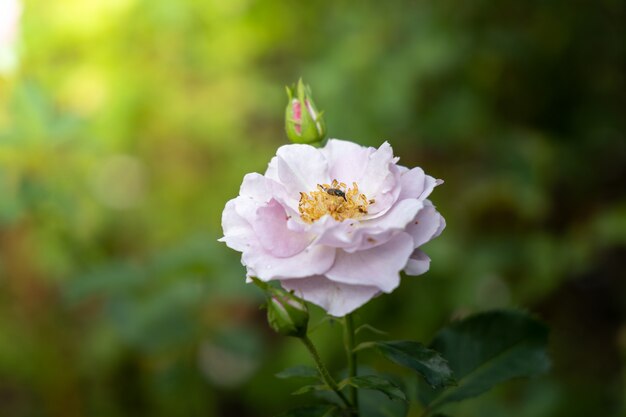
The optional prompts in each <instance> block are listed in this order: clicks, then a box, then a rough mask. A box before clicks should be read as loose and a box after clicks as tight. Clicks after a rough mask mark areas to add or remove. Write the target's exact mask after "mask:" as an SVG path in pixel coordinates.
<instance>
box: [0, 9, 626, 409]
mask: <svg viewBox="0 0 626 417" xmlns="http://www.w3.org/2000/svg"><path fill="white" fill-rule="evenodd" d="M624 9H625V6H624V2H623V1H619V0H601V1H596V2H583V1H570V0H551V1H536V0H532V1H524V2H512V1H511V2H495V1H484V0H477V1H471V2H460V1H448V0H443V1H419V0H418V1H408V0H406V1H389V2H380V1H377V2H374V1H362V2H348V1H344V0H338V1H334V2H322V1H307V2H289V1H280V0H266V1H263V2H261V1H256V2H255V1H252V0H229V1H219V0H212V1H206V0H205V1H200V0H179V1H166V0H150V1H148V0H57V1H34V0H33V1H26V2H25V8H24V13H23V19H22V29H21V35H20V40H19V45H18V47H19V53H20V64H19V68H18V70H17V71H16V72H14V73H13V74H5V75H0V415H2V416H7V417H26V416H29V417H30V416H41V417H44V416H45V417H57V416H58V417H78V416H96V417H98V416H103V417H104V416H107V417H108V416H120V417H122V416H124V417H126V416H225V417H266V416H271V415H274V414H277V413H279V412H281V411H284V410H286V409H288V408H290V407H291V406H294V405H297V404H300V403H307V402H313V399H312V398H307V397H293V396H290V395H289V393H290V392H291V391H293V390H294V389H295V388H296V385H294V383H292V382H287V381H283V380H277V379H275V378H274V377H273V374H274V373H276V372H278V371H280V370H281V369H283V368H284V367H286V366H290V365H294V364H298V363H309V359H308V358H307V356H306V352H305V351H304V348H303V347H302V346H300V345H298V344H297V341H294V340H290V339H284V338H280V337H277V336H275V335H274V334H272V333H271V332H270V330H269V329H268V327H267V324H266V323H265V318H264V312H263V311H260V310H259V309H258V306H259V305H260V304H261V303H262V301H263V300H262V296H261V294H260V292H259V291H257V290H256V289H255V288H251V287H250V286H247V285H246V284H244V269H243V267H242V266H241V265H240V262H239V256H238V254H237V253H235V252H233V251H230V250H229V249H227V248H226V247H225V246H224V245H220V244H218V243H217V242H216V240H217V239H218V238H219V237H220V236H221V227H220V215H221V210H222V208H223V206H224V204H225V202H226V201H227V200H228V199H230V198H232V197H234V196H235V195H236V194H237V192H238V187H239V184H240V182H241V179H242V177H243V175H244V174H245V173H247V172H251V171H258V172H263V171H264V170H265V167H266V164H267V162H268V161H269V159H270V157H271V156H272V155H273V154H274V152H275V150H276V148H277V147H278V146H280V145H282V144H284V143H285V142H286V139H285V135H284V133H283V126H282V124H283V119H282V117H283V110H284V106H285V104H286V102H285V100H286V96H285V93H284V89H283V87H284V85H285V84H288V83H291V82H293V81H295V80H297V78H298V77H299V76H302V77H304V79H305V80H306V81H307V82H308V83H309V84H311V86H312V88H313V91H314V94H315V97H316V102H317V104H318V105H319V106H320V107H321V108H322V109H323V110H325V112H326V113H325V114H326V118H327V122H328V127H329V133H330V135H331V136H332V137H338V138H343V139H351V140H354V141H356V142H359V143H361V144H365V145H373V146H378V145H379V144H380V143H382V141H384V140H388V141H389V142H390V143H391V144H392V146H393V147H394V150H395V152H396V154H397V155H400V156H401V158H402V163H403V164H405V165H408V166H415V165H419V166H422V167H423V168H424V169H425V170H426V171H427V172H428V173H430V174H431V175H434V176H436V177H438V178H442V179H444V180H445V181H446V183H445V185H443V186H441V187H439V188H437V190H436V191H435V192H434V194H433V195H432V200H433V201H434V203H435V204H436V205H437V206H438V208H439V210H440V211H441V213H442V214H443V215H444V216H445V217H446V219H447V222H448V227H447V229H446V231H445V232H444V234H443V235H442V236H441V237H440V238H438V239H437V240H436V241H434V242H432V243H430V244H429V245H428V246H427V247H426V251H427V252H428V253H429V254H430V255H431V258H432V259H433V261H432V266H431V271H430V272H429V273H428V274H426V275H424V276H421V277H417V278H405V279H404V280H403V283H402V285H401V287H400V288H399V289H398V290H396V292H395V293H393V294H391V295H385V296H382V297H380V298H378V299H376V300H374V301H372V302H371V303H369V304H368V305H367V306H365V307H364V308H362V309H361V310H360V312H359V316H358V319H357V320H358V321H359V322H361V323H365V322H367V323H370V324H372V325H374V326H376V327H379V328H383V329H385V330H388V331H389V333H390V337H393V338H396V339H400V338H408V339H417V340H421V341H423V342H428V341H429V340H430V339H431V338H432V336H433V335H434V332H435V331H436V329H437V328H439V327H440V326H442V325H443V324H445V323H447V322H448V321H449V320H451V319H453V318H455V317H461V316H464V315H466V314H469V313H471V312H475V311H481V310H486V309H490V308H498V307H522V308H525V309H528V310H530V311H532V312H534V313H536V314H537V315H538V316H539V317H541V318H543V319H544V320H545V321H546V322H547V323H548V324H549V325H550V327H551V329H552V333H551V346H550V349H551V355H552V358H553V369H552V371H551V373H550V374H549V375H547V376H544V377H541V378H537V379H533V380H528V381H519V382H513V383H509V384H506V385H505V386H503V387H502V388H498V389H496V390H494V391H492V392H490V393H488V394H487V395H485V396H483V397H481V398H479V399H475V400H472V401H469V402H467V403H463V405H459V406H452V407H450V408H449V409H448V412H449V413H450V414H451V415H454V416H458V417H484V416H496V417H498V416H503V417H505V416H521V417H542V416H555V417H560V416H563V417H565V416H568V417H575V416H581V417H582V416H584V417H589V416H620V415H624V414H622V413H623V412H624V411H625V410H624V404H623V402H624V400H623V399H624V397H625V396H626V389H625V386H624V377H625V375H626V369H625V367H624V360H625V359H626V320H625V316H626V284H625V278H626V261H625V259H626V193H625V191H626V140H625V135H624V132H625V126H624V124H625V122H624V120H625V117H624V116H625V115H626V105H625V104H626V100H625V99H626V90H625V85H624V74H625V68H624V52H625V51H624V49H625V43H624V39H626V36H625V33H624V21H626V19H625V18H626V16H625V13H624ZM315 313H316V317H317V318H320V317H321V313H320V311H319V310H318V309H316V310H315ZM362 336H364V337H365V336H366V335H362ZM312 338H313V340H314V341H315V342H316V343H318V344H319V346H320V350H321V353H322V355H323V356H324V357H325V358H326V359H327V360H328V361H329V362H330V363H331V364H332V365H333V366H334V367H335V369H339V368H340V367H341V366H343V364H344V356H343V353H342V345H341V342H340V340H341V339H340V329H339V326H336V325H332V324H324V325H322V326H320V328H319V329H318V330H317V331H316V332H315V333H313V335H312ZM364 356H366V354H364ZM365 359H367V360H369V361H370V363H373V364H374V365H373V366H374V367H375V368H376V369H378V370H380V371H382V372H384V371H385V370H386V369H387V368H386V367H387V366H390V365H386V364H384V363H382V362H381V360H380V359H379V358H378V357H376V356H374V355H372V356H367V357H366V358H365ZM389 369H391V368H389ZM407 378H408V379H407V381H408V388H409V390H411V389H413V388H412V387H413V386H414V385H415V384H413V385H411V377H410V375H408V374H407ZM418 413H419V406H417V405H414V406H413V407H412V408H411V409H410V411H409V415H410V416H416V415H418Z"/></svg>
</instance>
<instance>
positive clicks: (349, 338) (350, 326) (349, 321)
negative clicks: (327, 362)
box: [344, 314, 359, 416]
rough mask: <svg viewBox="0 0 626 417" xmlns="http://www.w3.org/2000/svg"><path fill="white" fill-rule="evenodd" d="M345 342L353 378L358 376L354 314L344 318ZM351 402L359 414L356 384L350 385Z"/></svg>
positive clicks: (350, 374) (349, 373) (350, 376)
mask: <svg viewBox="0 0 626 417" xmlns="http://www.w3.org/2000/svg"><path fill="white" fill-rule="evenodd" d="M344 324H345V329H344V344H345V346H346V353H347V355H348V377H349V378H353V377H355V376H356V373H357V368H356V352H354V347H355V342H354V320H353V318H352V314H348V315H346V317H345V318H344ZM349 392H350V402H351V403H352V404H354V407H355V408H356V415H357V416H358V415H359V391H358V390H357V389H356V387H354V386H350V391H349Z"/></svg>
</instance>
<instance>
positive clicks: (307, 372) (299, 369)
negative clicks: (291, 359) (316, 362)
mask: <svg viewBox="0 0 626 417" xmlns="http://www.w3.org/2000/svg"><path fill="white" fill-rule="evenodd" d="M275 376H276V378H280V379H287V378H315V379H319V376H320V374H319V372H317V370H316V369H315V368H313V367H311V366H304V365H298V366H293V367H291V368H287V369H285V370H283V371H280V372H279V373H277V374H276V375H275Z"/></svg>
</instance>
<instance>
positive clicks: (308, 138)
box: [285, 79, 326, 144]
mask: <svg viewBox="0 0 626 417" xmlns="http://www.w3.org/2000/svg"><path fill="white" fill-rule="evenodd" d="M287 96H288V97H289V102H288V103H287V109H286V110H285V131H286V132H287V137H288V138H289V140H290V141H292V142H293V143H307V144H318V143H321V142H322V141H323V140H324V139H325V138H326V123H325V122H324V118H323V113H324V112H320V111H318V109H317V107H316V106H315V103H314V102H313V97H312V95H311V88H310V87H309V86H308V85H306V84H304V83H303V82H302V79H300V80H299V81H298V83H297V84H296V85H294V86H292V87H287Z"/></svg>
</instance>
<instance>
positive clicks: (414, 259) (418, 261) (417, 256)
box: [404, 249, 430, 275]
mask: <svg viewBox="0 0 626 417" xmlns="http://www.w3.org/2000/svg"><path fill="white" fill-rule="evenodd" d="M429 268H430V258H429V257H428V255H426V254H425V253H424V252H422V251H421V250H419V249H417V250H416V251H415V252H413V254H412V255H411V257H410V258H409V261H408V262H407V264H406V266H405V267H404V272H405V273H406V274H407V275H421V274H423V273H424V272H426V271H428V269H429Z"/></svg>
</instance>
